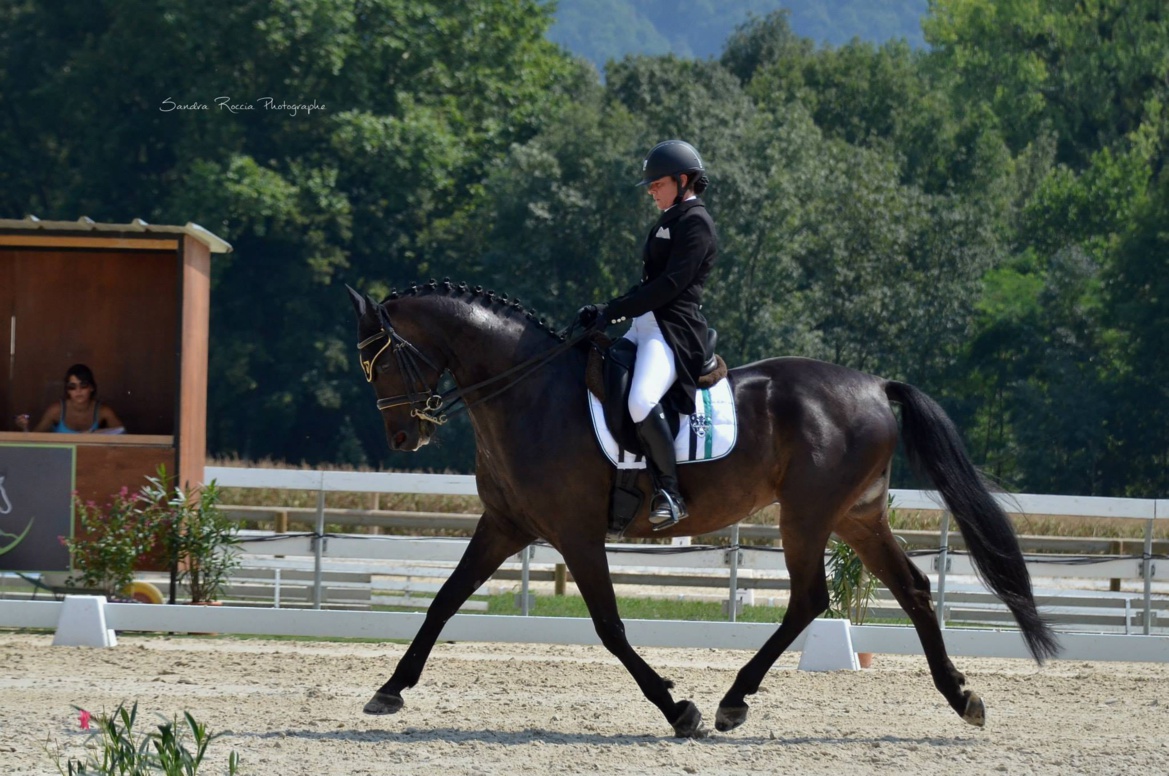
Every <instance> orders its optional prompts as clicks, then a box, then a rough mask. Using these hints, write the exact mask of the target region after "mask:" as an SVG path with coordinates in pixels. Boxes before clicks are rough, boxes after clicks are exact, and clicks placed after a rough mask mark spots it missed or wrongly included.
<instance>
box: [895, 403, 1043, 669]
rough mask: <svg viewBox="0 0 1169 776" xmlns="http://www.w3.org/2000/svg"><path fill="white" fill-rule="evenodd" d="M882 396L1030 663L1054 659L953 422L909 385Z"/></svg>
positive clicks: (1016, 556) (1010, 538) (1017, 557)
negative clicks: (895, 411)
mask: <svg viewBox="0 0 1169 776" xmlns="http://www.w3.org/2000/svg"><path fill="white" fill-rule="evenodd" d="M885 395H886V396H888V397H889V399H890V400H891V401H895V402H897V403H899V404H900V405H901V438H902V440H903V441H904V444H905V453H906V456H907V457H908V459H909V463H910V465H911V466H912V467H913V469H914V471H915V472H917V473H918V474H919V475H922V476H924V477H926V478H928V479H929V480H930V481H931V482H932V483H933V484H934V487H936V488H937V489H938V492H939V493H941V494H942V498H943V499H944V500H945V502H946V506H947V507H948V508H949V510H950V512H951V514H953V515H954V517H955V518H956V519H957V520H958V525H959V527H960V528H961V530H962V536H963V538H965V539H966V546H967V548H968V549H969V551H970V556H971V558H972V559H973V560H974V567H975V569H976V570H977V571H978V574H979V576H980V577H981V578H982V580H983V582H985V583H986V585H987V587H989V588H990V589H991V591H993V592H994V594H995V595H996V596H998V597H999V599H1000V600H1001V601H1002V602H1003V603H1004V604H1006V605H1007V608H1008V609H1010V610H1011V613H1012V614H1013V615H1014V616H1015V621H1016V622H1018V623H1019V628H1020V629H1021V630H1022V632H1023V639H1024V640H1025V641H1026V642H1027V648H1028V649H1029V650H1030V651H1031V654H1032V656H1033V657H1034V658H1035V660H1036V661H1037V662H1039V663H1042V662H1043V660H1044V659H1045V658H1047V657H1054V656H1055V655H1056V653H1058V652H1059V643H1058V641H1057V640H1056V638H1055V633H1054V632H1052V630H1051V626H1049V625H1048V624H1047V623H1046V622H1045V621H1044V620H1043V618H1041V617H1040V616H1039V611H1038V609H1036V607H1035V597H1034V596H1033V595H1032V592H1031V576H1030V575H1029V574H1028V573H1027V565H1026V561H1024V559H1023V552H1022V550H1020V549H1019V540H1018V539H1017V538H1015V531H1014V528H1013V527H1012V526H1011V522H1010V520H1008V519H1007V515H1006V513H1005V512H1003V510H1002V507H1000V506H999V504H998V502H997V501H996V500H995V498H994V496H992V495H991V493H990V491H989V490H988V488H987V486H986V484H985V482H984V480H983V478H982V475H980V474H979V473H978V470H977V469H975V468H974V464H973V463H972V462H971V461H970V457H969V456H968V455H967V454H966V448H965V446H964V445H963V444H962V438H961V437H960V436H959V435H958V429H956V428H955V427H954V423H953V421H951V420H950V418H949V417H948V416H947V415H946V412H945V410H943V409H942V408H941V407H940V406H938V403H937V402H935V401H934V400H933V399H931V398H930V397H929V396H927V395H926V394H925V393H923V392H922V391H920V390H918V389H917V388H914V387H913V386H912V385H908V384H906V383H899V382H896V381H889V382H888V383H886V385H885Z"/></svg>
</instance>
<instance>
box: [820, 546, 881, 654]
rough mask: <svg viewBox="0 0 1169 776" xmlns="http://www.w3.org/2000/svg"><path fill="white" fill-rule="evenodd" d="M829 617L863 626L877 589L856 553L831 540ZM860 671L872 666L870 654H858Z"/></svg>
mask: <svg viewBox="0 0 1169 776" xmlns="http://www.w3.org/2000/svg"><path fill="white" fill-rule="evenodd" d="M827 570H828V600H829V605H828V615H829V616H830V617H839V618H841V619H847V620H848V621H849V622H851V623H852V624H853V625H863V624H864V622H865V620H866V619H867V618H868V615H869V606H870V605H871V604H872V602H873V598H874V596H875V594H876V590H877V580H876V579H875V578H874V577H873V576H872V575H871V574H869V572H868V570H867V569H866V568H865V566H864V564H863V563H861V559H860V557H859V556H858V555H857V554H856V550H854V549H853V548H852V547H850V546H849V545H848V544H846V543H845V542H843V541H841V540H840V539H837V538H836V537H833V538H832V539H831V541H829V543H828V564H827ZM857 659H858V660H859V661H860V664H861V667H862V668H868V667H869V666H870V665H872V660H873V654H872V653H871V652H858V653H857Z"/></svg>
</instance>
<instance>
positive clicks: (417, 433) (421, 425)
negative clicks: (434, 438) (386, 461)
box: [386, 420, 434, 453]
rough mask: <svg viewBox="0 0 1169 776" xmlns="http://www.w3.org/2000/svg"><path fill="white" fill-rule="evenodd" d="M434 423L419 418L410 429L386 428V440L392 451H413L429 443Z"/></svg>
mask: <svg viewBox="0 0 1169 776" xmlns="http://www.w3.org/2000/svg"><path fill="white" fill-rule="evenodd" d="M433 433H434V424H433V423H431V422H429V421H426V420H420V421H418V423H417V424H416V425H415V427H414V428H412V429H398V430H397V431H394V430H392V429H388V428H387V429H386V441H387V442H388V443H389V445H390V449H391V450H393V451H394V452H405V453H413V452H415V451H416V450H419V449H421V448H422V447H425V446H426V445H427V444H429V443H430V436H431V434H433Z"/></svg>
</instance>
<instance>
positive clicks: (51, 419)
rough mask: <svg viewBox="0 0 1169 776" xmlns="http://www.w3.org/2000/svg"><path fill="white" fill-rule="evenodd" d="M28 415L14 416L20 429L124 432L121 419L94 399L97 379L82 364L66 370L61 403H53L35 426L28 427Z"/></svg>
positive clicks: (106, 406) (81, 432)
mask: <svg viewBox="0 0 1169 776" xmlns="http://www.w3.org/2000/svg"><path fill="white" fill-rule="evenodd" d="M28 421H29V418H28V415H20V416H18V417H17V418H16V427H17V428H19V429H20V430H21V431H34V432H44V431H54V432H57V433H61V434H124V433H125V432H126V429H125V428H123V427H122V421H121V420H119V419H118V416H117V415H115V414H114V411H113V409H111V408H110V407H109V406H108V405H105V404H102V403H101V402H100V401H98V400H97V380H95V379H94V378H93V371H92V370H90V368H89V367H87V366H86V365H85V364H74V365H73V366H71V367H69V371H67V372H66V373H65V392H64V396H63V397H62V399H61V401H60V403H58V404H52V405H50V406H49V408H48V409H46V410H45V414H44V415H42V416H41V419H40V422H39V423H37V424H36V426H34V427H32V428H30V427H29V422H28Z"/></svg>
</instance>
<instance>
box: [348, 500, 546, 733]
mask: <svg viewBox="0 0 1169 776" xmlns="http://www.w3.org/2000/svg"><path fill="white" fill-rule="evenodd" d="M532 538H533V537H531V536H528V535H524V534H520V533H517V532H516V531H515V529H514V528H512V526H511V525H510V524H508V523H505V522H504V521H503V520H501V519H498V518H496V517H494V516H493V515H491V514H485V515H483V517H482V518H480V520H479V524H478V525H477V526H476V527H475V533H474V535H473V536H472V537H471V541H470V543H469V544H468V545H467V549H466V551H465V552H464V553H463V557H462V558H461V559H460V560H459V564H458V566H456V567H455V570H454V571H453V572H452V573H451V575H450V577H448V578H447V581H446V582H445V583H443V586H442V587H441V588H440V589H439V591H438V593H437V594H436V595H435V597H434V600H433V601H432V602H431V604H430V608H429V609H427V610H426V619H425V620H424V621H423V623H422V627H421V628H420V629H419V631H418V635H416V636H415V637H414V641H413V642H411V644H410V648H409V649H408V650H406V654H405V655H403V656H402V659H401V660H399V661H398V665H397V667H396V668H395V669H394V673H393V675H392V676H391V677H390V679H389V681H387V682H386V683H385V684H384V685H382V687H381V689H379V690H378V691H377V692H376V693H374V696H373V698H372V699H371V700H370V702H369V703H367V704H365V709H364V711H365V713H366V714H393V713H395V712H396V711H398V710H399V709H401V708H402V706H403V702H402V690H404V689H405V688H407V687H413V686H414V685H415V684H417V683H418V678H419V677H420V676H422V668H423V666H424V665H426V659H427V658H428V657H429V656H430V650H431V649H432V648H433V647H434V643H435V642H436V641H437V640H438V636H439V634H440V633H442V629H443V626H444V625H446V623H447V620H449V619H450V618H451V617H452V616H453V615H454V614H455V613H456V612H457V611H458V610H459V607H460V606H462V605H463V603H464V602H465V601H466V600H467V599H468V598H469V597H470V596H471V594H472V593H474V592H475V590H477V589H478V588H479V586H480V585H482V584H483V583H484V582H485V581H486V580H487V578H488V577H490V576H491V575H492V574H494V573H495V570H496V569H498V568H499V566H500V564H502V563H503V562H504V561H505V560H507V559H508V557H510V556H511V555H514V554H515V553H517V552H519V551H520V550H521V549H523V548H524V547H526V546H527V545H528V544H530V543H531V542H532Z"/></svg>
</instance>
